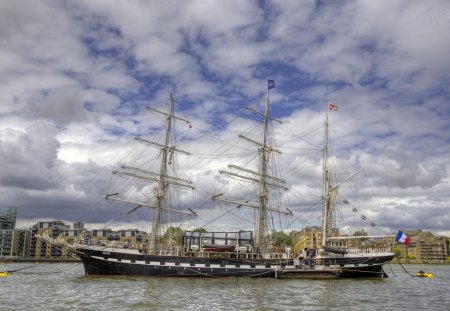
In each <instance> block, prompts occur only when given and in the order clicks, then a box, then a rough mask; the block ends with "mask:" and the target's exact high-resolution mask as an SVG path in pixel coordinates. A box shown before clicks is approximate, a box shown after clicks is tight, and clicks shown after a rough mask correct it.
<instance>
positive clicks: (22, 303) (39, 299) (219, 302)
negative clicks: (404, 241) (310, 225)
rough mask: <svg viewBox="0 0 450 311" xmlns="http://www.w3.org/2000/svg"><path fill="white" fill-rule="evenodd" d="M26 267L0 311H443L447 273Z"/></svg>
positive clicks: (7, 287)
mask: <svg viewBox="0 0 450 311" xmlns="http://www.w3.org/2000/svg"><path fill="white" fill-rule="evenodd" d="M24 267H30V268H27V269H24V270H22V271H18V272H15V273H12V274H10V275H9V276H8V277H2V278H0V310H2V311H7V310H71V311H73V310H208V311H213V310H227V311H228V310H377V311H379V310H450V291H449V290H450V265H404V267H405V269H406V270H407V271H408V272H409V273H410V274H415V273H416V272H418V271H419V270H423V271H426V272H428V271H430V272H432V273H433V274H434V278H418V277H411V276H410V275H409V274H407V273H406V272H405V271H404V270H403V269H402V267H401V266H400V265H396V264H392V265H385V270H386V272H387V273H388V275H389V278H388V279H383V280H357V279H338V280H276V279H252V278H160V277H151V278H148V277H94V276H84V274H83V266H82V264H80V263H52V264H51V263H46V264H36V265H33V264H30V263H8V264H0V271H6V270H14V269H19V268H24Z"/></svg>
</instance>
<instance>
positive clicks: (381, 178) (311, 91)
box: [0, 0, 450, 232]
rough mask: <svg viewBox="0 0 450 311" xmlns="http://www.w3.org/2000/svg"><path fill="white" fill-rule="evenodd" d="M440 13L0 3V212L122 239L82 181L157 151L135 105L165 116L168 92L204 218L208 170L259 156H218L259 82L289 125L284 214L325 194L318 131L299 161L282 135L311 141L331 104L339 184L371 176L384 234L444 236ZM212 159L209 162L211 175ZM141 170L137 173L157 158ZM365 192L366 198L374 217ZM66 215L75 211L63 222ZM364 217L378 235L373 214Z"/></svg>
mask: <svg viewBox="0 0 450 311" xmlns="http://www.w3.org/2000/svg"><path fill="white" fill-rule="evenodd" d="M261 5H265V7H261ZM449 7H450V5H449V3H448V2H447V1H433V2H430V3H425V2H421V1H395V2H379V1H378V2H368V1H354V2H345V3H339V4H337V3H317V2H316V1H301V2H299V1H269V2H264V3H261V2H258V1H245V2H242V1H226V2H223V3H218V2H217V1H201V0H199V1H189V2H185V1H168V2H148V1H132V2H129V1H122V2H111V1H78V2H76V3H57V4H50V3H49V2H46V1H25V2H21V4H17V3H14V2H2V3H1V4H0V12H1V13H0V38H1V39H0V87H1V90H2V92H1V93H0V140H1V145H0V153H1V155H2V159H4V160H5V161H8V165H7V166H4V167H2V169H1V170H0V172H1V174H0V184H1V186H0V198H1V199H2V201H3V202H5V204H10V205H18V206H19V211H22V212H19V216H20V217H23V218H25V219H35V218H36V217H38V216H39V215H42V217H43V218H48V217H50V218H51V217H55V218H58V217H59V215H63V214H66V215H67V216H64V217H66V219H68V220H78V219H81V220H84V221H91V222H92V223H95V222H97V223H105V222H107V221H110V220H111V219H112V218H117V219H116V220H117V221H118V223H120V226H126V223H127V221H131V220H135V219H136V218H139V217H137V216H130V218H126V219H125V220H124V219H121V216H120V215H121V213H123V211H124V209H116V210H115V211H114V213H113V215H110V217H108V216H100V214H99V212H100V211H103V210H104V209H106V208H107V207H111V206H108V205H107V204H106V203H104V202H103V201H101V200H99V199H95V198H97V197H99V195H100V194H103V193H104V191H105V189H104V188H105V187H106V186H100V182H99V184H95V186H92V184H91V183H89V182H88V180H89V179H93V180H95V179H98V178H99V177H100V176H102V177H103V175H105V174H107V173H106V171H107V170H108V169H109V167H110V166H114V165H116V164H117V163H118V162H120V161H122V160H123V159H124V158H125V155H127V154H128V153H131V154H133V156H137V155H138V154H145V153H143V152H144V151H143V147H144V146H141V145H140V144H139V143H135V142H133V143H125V142H127V141H130V140H131V139H132V137H133V136H134V135H143V136H145V137H150V138H151V139H155V140H158V139H159V138H160V137H159V136H158V135H157V134H155V131H156V130H157V129H161V122H162V121H163V119H161V118H160V117H158V116H157V115H155V114H153V113H150V112H147V111H145V110H144V107H146V106H152V107H154V108H157V109H161V110H163V111H166V110H167V102H168V96H169V93H170V92H174V93H175V99H176V106H177V111H180V110H181V111H182V114H181V116H182V117H183V118H187V119H189V120H190V121H191V122H192V125H193V128H192V129H188V128H187V126H186V127H184V126H185V125H184V124H179V125H178V129H179V130H181V131H182V132H183V135H184V139H189V138H192V137H194V138H195V139H194V140H193V141H191V142H190V143H189V144H185V141H184V140H183V143H182V145H183V146H182V147H183V148H188V149H189V150H190V151H191V152H192V153H193V156H192V158H191V160H189V161H188V160H187V159H184V158H181V159H180V162H179V164H180V169H181V170H185V169H186V168H187V167H189V166H191V167H193V168H194V169H193V170H190V171H188V172H187V174H188V175H189V176H192V177H193V178H194V180H197V181H198V187H197V190H198V194H197V197H196V200H197V202H202V203H201V204H202V205H201V208H200V209H201V210H204V211H208V210H210V209H211V208H212V203H210V202H209V201H208V200H207V199H205V198H207V197H208V196H209V195H210V194H212V193H213V192H215V191H216V190H218V189H217V187H219V186H222V184H221V183H218V175H217V173H216V171H217V170H218V169H222V168H225V167H226V164H227V163H228V162H230V161H231V162H233V161H235V159H233V158H232V156H233V154H237V153H243V152H248V150H256V149H255V148H253V149H252V147H255V146H249V145H247V146H246V147H244V149H233V150H228V151H227V148H228V145H227V142H230V143H231V142H233V143H234V142H235V141H236V140H237V139H236V138H235V137H236V135H237V134H239V133H240V132H241V131H243V130H244V131H245V130H248V129H250V127H251V126H252V125H251V123H250V122H249V118H253V119H254V118H257V116H255V115H252V114H247V113H244V114H241V110H242V108H243V107H244V106H247V105H252V107H255V109H257V110H261V109H263V104H264V93H265V91H266V89H265V88H266V84H265V83H266V80H267V79H271V78H274V79H275V80H276V81H277V87H276V88H275V90H272V94H271V95H272V97H271V98H272V102H273V105H272V111H273V113H274V114H275V115H277V116H280V117H281V118H282V119H283V122H284V124H285V126H286V127H287V129H284V130H277V133H278V134H281V139H280V140H279V141H278V142H279V143H280V144H281V146H279V148H280V149H283V156H284V157H285V160H282V161H280V166H281V168H284V169H285V171H287V173H285V174H286V177H288V178H289V179H291V180H292V181H293V183H294V190H297V191H298V192H300V193H297V194H296V195H294V196H293V197H291V198H290V200H291V202H290V203H288V204H290V205H291V207H292V208H293V209H296V210H297V211H302V213H303V212H304V211H306V210H308V208H310V207H309V206H310V204H313V203H314V202H315V201H316V199H315V198H316V197H317V196H320V192H321V184H320V178H321V172H320V169H321V166H320V162H319V159H320V154H319V156H317V155H316V158H312V155H313V153H314V152H316V153H317V152H319V151H318V149H319V148H320V144H321V138H320V136H321V135H320V134H321V131H320V130H318V131H316V132H314V135H315V136H311V135H309V136H304V137H303V139H304V140H306V141H307V142H304V143H303V144H302V145H301V148H302V149H301V150H300V149H292V148H299V146H298V145H295V144H294V142H295V143H296V142H297V141H296V140H294V136H297V137H298V136H301V135H303V134H304V131H305V130H306V129H310V128H319V127H320V126H321V124H322V122H323V120H324V109H325V108H326V104H327V102H328V101H330V100H331V101H334V102H335V103H336V104H338V106H339V110H338V111H337V112H336V113H334V112H333V114H331V115H330V122H331V125H332V127H333V130H332V132H331V136H332V138H337V140H340V141H341V142H343V145H344V147H339V148H336V149H335V150H334V151H335V162H336V164H337V165H339V166H342V167H343V171H341V175H342V176H344V175H346V174H347V173H351V171H352V170H354V169H355V167H357V166H363V167H364V168H365V172H366V173H367V174H368V175H375V176H372V181H373V185H372V187H374V188H375V189H373V190H379V191H380V192H381V193H382V194H381V197H380V200H381V201H382V202H383V205H384V206H385V208H383V209H384V210H386V211H388V212H389V214H391V215H390V216H394V219H395V221H393V222H392V226H394V227H398V226H401V227H402V228H408V227H409V226H410V227H420V228H423V229H430V230H434V231H436V232H445V231H446V229H447V228H446V223H445V221H443V220H445V219H446V218H445V217H446V214H447V213H446V211H445V208H446V203H445V202H446V201H445V200H444V199H442V198H448V194H447V192H448V191H447V185H448V170H449V168H450V167H449V164H448V160H447V159H448V154H449V152H450V150H449V147H448V146H449V145H448V140H449V136H448V129H449V123H448V120H447V119H448V115H449V108H448V103H447V102H448V91H449V82H448V81H449V74H448V72H449V69H450V68H449V62H448V61H447V58H448V55H447V54H448V50H449V49H450V40H449V39H448V35H447V33H448V30H447V27H446V25H448V24H449V18H450V16H449V15H448V14H447V13H446V12H448V9H449ZM238 109H239V110H238ZM237 114H241V116H239V117H236V115H237ZM212 129H215V130H216V131H213V130H212ZM294 134H295V135H294ZM116 140H117V141H116ZM124 143H125V145H124ZM141 148H142V149H141ZM308 148H310V149H315V151H312V150H310V149H308ZM220 152H228V154H227V156H228V157H225V156H223V155H222V156H218V154H219V153H220ZM210 153H214V154H216V159H215V160H214V161H211V162H207V161H206V159H205V155H206V154H210ZM145 158H146V159H147V162H145V163H143V164H145V165H149V161H151V160H153V159H154V158H153V157H151V156H147V154H145ZM306 164H308V167H306ZM341 175H339V176H341ZM105 176H108V178H109V175H105ZM108 178H106V179H107V181H106V183H108ZM249 189H250V188H248V187H247V186H245V187H244V186H243V185H241V188H239V189H238V190H239V192H242V193H244V192H245V193H247V191H248V190H249ZM142 190H143V188H142V187H139V188H137V190H136V191H137V192H136V193H139V192H140V191H142ZM369 190H370V187H368V186H366V188H365V189H364V190H363V192H362V196H363V198H364V199H366V200H367V201H368V202H370V203H376V202H375V201H374V200H370V199H369V195H370V194H371V193H370V192H371V191H369ZM144 191H145V190H144ZM141 194H142V193H141ZM344 194H346V195H347V194H348V193H344ZM185 199H186V195H185V196H184V198H183V202H182V203H183V204H187V203H186V200H185ZM97 200H98V201H97ZM100 202H102V203H100ZM72 204H74V205H75V206H77V208H74V209H69V208H67V206H72ZM61 206H66V207H64V208H61ZM93 206H99V208H98V210H97V211H96V213H97V212H98V214H97V215H96V216H95V217H97V219H95V220H92V218H89V217H88V216H87V215H88V211H89V209H91V208H93ZM114 207H116V206H114ZM62 210H64V213H62V212H59V213H56V214H57V215H58V217H57V216H54V215H55V211H62ZM142 213H143V212H142ZM214 213H219V211H218V209H217V208H216V210H215V211H214ZM214 213H213V214H214ZM427 213H428V214H429V215H431V216H430V217H425V216H426V215H427ZM367 214H368V215H370V216H371V217H373V218H375V219H376V220H377V221H379V222H382V223H383V226H384V227H389V226H390V225H389V224H388V223H386V221H384V220H383V217H381V216H380V214H377V213H376V212H375V209H374V208H372V207H371V208H369V209H368V210H367ZM139 215H141V214H139ZM214 215H216V214H214ZM308 215H309V214H308ZM345 216H347V215H345ZM61 217H63V216H61ZM425 218H426V219H425ZM311 219H313V218H311ZM311 219H309V220H306V219H305V218H303V220H299V221H298V223H299V224H301V221H307V222H311ZM191 224H192V223H191ZM228 224H229V225H230V226H232V224H233V222H232V220H231V221H229V222H228ZM391 229H396V228H392V227H391ZM447 231H448V230H447Z"/></svg>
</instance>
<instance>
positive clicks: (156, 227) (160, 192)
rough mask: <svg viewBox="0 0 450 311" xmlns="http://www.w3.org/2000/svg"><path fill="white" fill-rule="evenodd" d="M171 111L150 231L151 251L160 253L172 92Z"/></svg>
mask: <svg viewBox="0 0 450 311" xmlns="http://www.w3.org/2000/svg"><path fill="white" fill-rule="evenodd" d="M169 99H170V103H169V113H168V115H167V118H166V133H165V139H164V145H163V148H162V149H161V164H160V169H159V175H158V181H157V184H156V190H155V192H156V204H155V206H156V208H155V213H154V215H153V225H152V231H151V233H150V245H149V246H150V250H149V251H150V253H158V252H159V249H160V247H161V239H162V236H163V232H162V228H161V220H162V219H161V217H162V208H163V207H164V203H165V202H166V199H167V184H166V182H165V180H166V177H165V176H166V172H167V159H168V155H169V152H170V153H171V156H173V150H171V149H169V138H170V134H171V131H172V118H173V95H172V93H170V98H169Z"/></svg>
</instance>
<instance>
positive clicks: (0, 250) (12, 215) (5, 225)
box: [0, 207, 17, 257]
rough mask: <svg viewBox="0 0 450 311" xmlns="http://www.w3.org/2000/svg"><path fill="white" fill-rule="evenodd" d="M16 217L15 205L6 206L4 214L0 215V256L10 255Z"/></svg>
mask: <svg viewBox="0 0 450 311" xmlns="http://www.w3.org/2000/svg"><path fill="white" fill-rule="evenodd" d="M16 217H17V208H16V207H8V209H7V211H6V214H5V215H1V216H0V257H6V256H12V246H13V237H14V228H15V227H16Z"/></svg>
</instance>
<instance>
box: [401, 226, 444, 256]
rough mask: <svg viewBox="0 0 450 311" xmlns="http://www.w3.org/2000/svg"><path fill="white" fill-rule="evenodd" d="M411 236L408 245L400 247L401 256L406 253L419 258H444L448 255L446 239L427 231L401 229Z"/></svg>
mask: <svg viewBox="0 0 450 311" xmlns="http://www.w3.org/2000/svg"><path fill="white" fill-rule="evenodd" d="M403 233H404V234H406V235H407V236H408V237H410V238H411V242H410V244H409V246H408V247H402V252H403V254H402V255H403V256H404V257H406V255H408V256H410V257H413V258H415V259H421V260H446V259H447V256H448V246H447V239H443V238H442V237H436V236H434V234H433V233H431V232H429V231H422V230H420V229H417V230H403Z"/></svg>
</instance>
